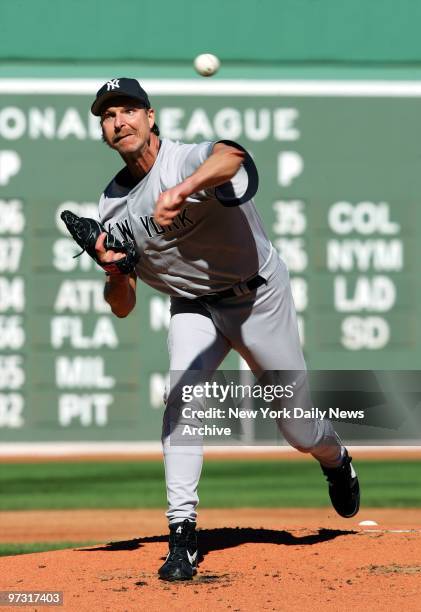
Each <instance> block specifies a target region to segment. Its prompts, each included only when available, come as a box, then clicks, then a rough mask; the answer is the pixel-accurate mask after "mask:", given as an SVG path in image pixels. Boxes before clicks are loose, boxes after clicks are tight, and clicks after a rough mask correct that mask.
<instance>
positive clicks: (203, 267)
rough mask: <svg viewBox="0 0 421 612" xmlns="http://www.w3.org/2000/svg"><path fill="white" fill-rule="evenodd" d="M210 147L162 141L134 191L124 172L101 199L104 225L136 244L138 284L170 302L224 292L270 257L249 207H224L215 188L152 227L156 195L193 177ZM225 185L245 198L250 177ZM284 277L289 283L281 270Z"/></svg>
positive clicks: (255, 214) (244, 174)
mask: <svg viewBox="0 0 421 612" xmlns="http://www.w3.org/2000/svg"><path fill="white" fill-rule="evenodd" d="M214 144H215V143H212V142H203V143H201V144H183V143H179V142H173V141H171V140H168V139H165V138H164V139H163V140H162V141H161V146H160V149H159V152H158V156H157V158H156V160H155V163H154V165H153V166H152V168H151V170H150V171H149V172H148V174H147V175H146V176H145V177H144V178H143V179H142V180H141V181H139V182H138V183H137V184H135V183H134V182H133V181H132V179H131V178H130V176H129V174H128V171H127V169H126V168H125V169H123V170H122V171H120V172H119V173H118V174H117V175H116V176H115V177H114V179H113V180H112V181H111V182H110V184H109V185H108V186H107V188H106V189H105V191H104V193H103V194H102V196H101V199H100V203H99V216H100V219H101V221H102V223H103V224H104V225H105V226H106V227H107V228H110V229H111V231H112V233H113V234H115V235H116V236H118V237H120V238H123V239H130V240H132V241H134V242H135V243H136V246H137V249H138V251H139V253H140V255H141V258H140V261H139V264H138V265H137V267H136V273H137V275H138V277H139V278H140V279H142V280H143V281H144V282H145V283H147V284H148V285H150V286H151V287H153V288H155V289H158V290H159V291H162V292H164V293H167V294H169V295H172V296H183V297H188V298H195V297H198V296H200V295H203V294H205V293H210V292H214V291H221V290H224V289H226V288H228V287H231V286H232V285H235V284H237V283H240V282H242V281H244V280H247V279H249V278H250V277H252V276H254V275H255V274H256V273H257V272H258V271H259V270H262V269H263V268H264V265H265V263H266V262H267V261H268V260H269V257H270V254H271V249H272V247H271V243H270V241H269V239H268V237H267V235H266V232H265V230H264V228H263V225H262V222H261V219H260V216H259V214H258V212H257V210H256V207H255V205H254V203H253V201H252V200H249V201H247V202H245V203H243V204H242V205H241V206H224V205H223V204H222V203H221V202H220V201H219V200H218V198H217V197H216V194H215V191H216V190H215V189H207V190H204V191H201V192H199V193H195V194H193V195H191V196H190V197H189V198H187V201H186V202H187V204H186V206H185V207H184V208H183V210H182V212H180V214H179V215H178V216H177V217H176V218H175V219H174V221H173V223H172V225H170V226H168V227H165V228H164V227H161V226H160V225H158V224H157V222H156V221H155V220H154V218H153V212H154V208H155V204H156V202H157V200H158V197H159V195H160V194H161V193H162V192H164V191H166V190H167V189H170V188H171V187H174V186H175V185H178V184H179V183H180V182H181V181H183V180H184V179H186V178H187V177H188V176H190V175H191V174H193V172H194V171H195V170H196V169H197V168H198V167H199V166H200V165H201V164H202V163H203V162H204V161H205V160H206V159H207V158H208V157H209V155H210V154H211V152H212V148H213V146H214ZM230 183H231V184H230V185H229V187H230V189H231V191H232V193H233V195H235V196H236V197H241V196H242V195H243V194H244V193H245V192H246V189H247V183H248V174H247V172H246V170H245V169H244V167H243V166H242V167H241V168H240V170H239V171H238V173H237V174H236V175H235V176H234V177H233V179H232V180H231V181H230ZM284 274H285V278H286V277H287V270H286V268H284Z"/></svg>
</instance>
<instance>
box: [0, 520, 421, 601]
mask: <svg viewBox="0 0 421 612" xmlns="http://www.w3.org/2000/svg"><path fill="white" fill-rule="evenodd" d="M107 512H109V511H107ZM124 512H127V511H124ZM134 512H136V513H139V511H134ZM143 512H145V511H143ZM247 512H248V513H249V514H248V515H247ZM218 513H219V515H218ZM148 514H150V513H148ZM44 516H45V513H44ZM157 516H158V515H157ZM120 518H121V517H120ZM137 519H140V515H139V514H138V515H137ZM364 519H372V520H375V521H377V522H378V526H376V525H374V526H370V527H361V526H359V522H360V521H361V520H364ZM159 520H160V523H161V525H162V517H161V518H160V519H159ZM235 521H237V524H238V525H240V526H239V527H234V526H229V525H233V524H234V525H235ZM215 523H218V524H219V526H218V525H217V524H215ZM139 524H140V525H141V523H138V525H139ZM201 525H202V526H203V527H205V526H206V528H203V529H201V531H200V540H199V541H200V551H201V556H202V558H201V562H200V567H199V573H198V576H197V577H196V579H195V580H193V581H191V582H184V583H166V582H161V581H159V580H158V578H157V576H156V570H157V568H158V567H159V565H160V564H161V563H162V560H163V558H164V557H165V555H166V551H167V542H166V540H167V535H166V530H165V529H163V528H162V527H161V529H160V530H158V531H156V532H155V533H153V534H151V533H149V534H147V535H146V534H142V533H141V534H140V535H139V537H136V538H133V539H125V540H116V541H113V542H109V543H107V544H100V545H95V546H91V547H87V548H83V549H76V550H62V551H57V552H51V553H37V554H31V555H22V556H15V557H3V558H0V576H1V578H0V585H1V586H0V588H1V590H11V591H30V590H38V591H39V590H48V591H63V593H64V607H63V608H60V609H65V610H71V611H73V610H74V611H87V610H89V612H92V610H95V611H97V610H100V611H103V610H110V611H112V612H120V611H125V610H127V611H138V610H151V611H158V610H159V611H161V610H163V609H165V608H169V609H175V610H186V609H187V610H188V609H191V610H231V611H233V612H234V611H246V610H280V609H282V610H300V611H302V610H303V611H307V610H308V611H310V610H341V609H345V610H348V609H361V608H363V609H364V610H365V611H370V610H373V611H374V610H393V609H398V608H402V609H405V610H407V611H409V610H414V611H415V610H419V602H420V595H421V555H420V552H419V551H420V550H421V531H420V527H421V512H420V511H419V510H414V511H407V510H399V511H391V510H387V511H385V510H377V509H371V510H370V509H364V512H361V514H360V515H359V516H358V517H355V518H354V519H350V520H348V521H347V520H344V519H343V520H342V519H340V518H337V517H336V516H334V515H333V513H332V512H331V511H328V510H320V511H317V510H293V509H290V510H288V511H285V510H281V509H280V510H274V509H271V510H250V511H247V510H245V509H243V510H241V511H238V510H235V511H230V512H229V513H228V511H226V510H224V511H213V512H211V513H209V511H208V512H205V511H202V512H201ZM151 529H152V526H151V523H149V528H148V531H150V530H151ZM140 531H142V530H141V529H140ZM8 609H9V610H11V609H12V608H8ZM16 609H18V608H16ZM20 609H21V608H20ZM26 609H34V610H35V609H38V610H42V609H44V608H41V607H38V608H35V607H34V608H28V607H26Z"/></svg>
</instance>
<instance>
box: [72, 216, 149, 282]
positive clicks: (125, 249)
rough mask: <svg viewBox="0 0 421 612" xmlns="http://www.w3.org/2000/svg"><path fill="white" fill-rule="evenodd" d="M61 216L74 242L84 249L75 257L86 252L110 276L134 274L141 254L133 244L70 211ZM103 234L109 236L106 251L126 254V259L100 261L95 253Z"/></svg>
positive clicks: (93, 221) (93, 220)
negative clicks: (100, 236) (98, 240)
mask: <svg viewBox="0 0 421 612" xmlns="http://www.w3.org/2000/svg"><path fill="white" fill-rule="evenodd" d="M60 216H61V218H62V219H63V221H64V223H65V224H66V227H67V229H68V230H69V232H70V234H71V236H72V238H73V240H75V241H76V242H77V243H78V245H79V246H80V247H81V249H83V250H82V251H81V252H80V253H79V254H78V255H75V257H79V255H82V253H84V252H85V251H86V252H87V253H88V255H90V256H91V257H92V259H93V260H94V261H96V263H97V264H98V265H99V266H101V268H103V269H104V270H105V272H106V274H108V275H109V274H130V272H133V270H134V268H135V266H136V264H137V262H138V261H139V254H138V253H137V252H136V249H135V247H134V245H133V244H132V243H131V242H121V241H120V240H118V238H116V237H115V236H113V235H112V234H111V233H110V232H107V230H106V229H105V228H104V226H103V225H101V223H99V221H96V220H95V219H89V218H88V217H78V216H77V215H75V214H73V213H72V212H70V210H64V211H63V212H62V213H61V215H60ZM103 232H105V233H106V234H107V237H106V238H105V241H104V247H105V249H106V250H107V251H109V250H111V251H115V252H116V253H124V254H125V255H126V256H125V257H124V258H121V259H117V260H116V261H112V262H107V263H103V262H101V261H99V259H98V256H97V253H96V251H95V244H96V241H97V239H98V236H99V235H100V234H102V233H103Z"/></svg>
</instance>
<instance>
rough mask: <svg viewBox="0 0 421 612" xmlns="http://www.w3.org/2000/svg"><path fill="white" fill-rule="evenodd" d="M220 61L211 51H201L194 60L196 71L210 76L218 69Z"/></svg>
mask: <svg viewBox="0 0 421 612" xmlns="http://www.w3.org/2000/svg"><path fill="white" fill-rule="evenodd" d="M220 65H221V62H220V61H219V59H218V58H217V57H216V55H212V53H202V54H201V55H198V56H197V57H196V59H195V60H194V67H195V69H196V71H197V72H198V73H199V74H201V75H202V76H204V77H210V76H212V75H213V74H215V72H217V71H218V70H219V67H220Z"/></svg>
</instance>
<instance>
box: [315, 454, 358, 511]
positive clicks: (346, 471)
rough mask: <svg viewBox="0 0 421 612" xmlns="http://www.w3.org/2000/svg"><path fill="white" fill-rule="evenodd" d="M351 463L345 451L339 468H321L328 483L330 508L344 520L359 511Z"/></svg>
mask: <svg viewBox="0 0 421 612" xmlns="http://www.w3.org/2000/svg"><path fill="white" fill-rule="evenodd" d="M351 461H352V457H350V456H349V455H348V451H347V450H346V449H345V456H344V458H343V459H342V463H341V465H340V466H339V467H337V468H326V467H323V466H321V468H322V471H323V473H324V475H325V476H326V480H327V481H328V483H329V497H330V501H331V502H332V506H333V507H334V508H335V510H336V512H337V513H338V514H340V515H341V516H343V517H344V518H351V517H353V516H355V515H356V514H357V512H358V510H359V509H360V485H359V482H358V476H357V474H356V472H355V470H354V468H353V466H352V464H351Z"/></svg>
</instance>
